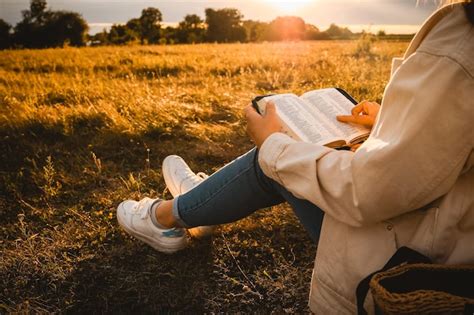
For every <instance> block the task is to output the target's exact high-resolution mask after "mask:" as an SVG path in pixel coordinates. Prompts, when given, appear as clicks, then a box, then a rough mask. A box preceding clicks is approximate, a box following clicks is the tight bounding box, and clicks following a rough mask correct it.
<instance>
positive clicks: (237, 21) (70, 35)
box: [0, 0, 357, 49]
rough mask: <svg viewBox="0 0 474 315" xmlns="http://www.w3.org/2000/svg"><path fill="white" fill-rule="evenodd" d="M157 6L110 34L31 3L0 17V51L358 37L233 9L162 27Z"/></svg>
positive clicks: (42, 1)
mask: <svg viewBox="0 0 474 315" xmlns="http://www.w3.org/2000/svg"><path fill="white" fill-rule="evenodd" d="M162 22H163V18H162V13H161V11H160V10H159V9H157V8H153V7H150V8H145V9H143V10H142V12H141V16H140V17H137V18H133V19H131V20H129V21H128V22H127V23H125V24H114V25H112V27H111V28H110V30H108V31H107V30H105V29H104V31H102V32H100V33H98V34H95V35H88V34H87V32H88V30H89V28H88V25H87V22H86V21H85V20H84V18H83V17H82V16H81V15H80V14H78V13H76V12H70V11H53V10H50V9H47V2H46V0H31V2H30V8H29V10H24V11H22V20H21V21H20V22H19V23H18V24H16V26H15V27H12V26H11V25H9V24H8V23H6V22H5V21H3V20H1V19H0V49H5V48H48V47H62V46H65V45H70V46H84V45H87V44H90V45H125V44H130V43H140V44H182V43H203V42H218V43H231V42H260V41H284V40H290V41H294V40H312V39H350V38H354V37H355V36H357V34H354V33H352V32H351V31H350V30H349V29H348V28H343V27H339V26H337V25H335V24H331V26H330V27H329V28H328V29H327V30H325V31H320V30H319V29H318V28H317V27H316V26H314V25H311V24H308V23H305V21H304V20H303V19H302V18H300V17H295V16H283V17H277V18H276V19H274V20H273V21H271V22H261V21H253V20H244V16H243V15H242V14H241V13H240V11H239V10H237V9H233V8H226V9H211V8H208V9H206V10H205V19H204V20H203V19H201V17H199V16H198V15H195V14H189V15H186V16H185V17H184V19H183V21H181V22H179V24H178V25H177V26H175V27H171V26H168V27H164V26H163V25H162Z"/></svg>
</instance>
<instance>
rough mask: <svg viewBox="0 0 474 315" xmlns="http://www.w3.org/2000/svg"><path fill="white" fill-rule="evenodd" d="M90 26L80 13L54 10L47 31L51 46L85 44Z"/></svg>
mask: <svg viewBox="0 0 474 315" xmlns="http://www.w3.org/2000/svg"><path fill="white" fill-rule="evenodd" d="M88 30H89V26H88V25H87V22H86V21H85V20H84V19H83V18H82V17H81V15H80V14H78V13H75V12H68V11H54V12H52V14H51V15H50V17H49V20H48V21H47V22H46V25H45V31H46V34H47V35H46V36H47V39H48V40H47V44H48V46H49V47H58V46H64V45H65V44H69V45H71V46H84V45H85V44H86V36H87V31H88Z"/></svg>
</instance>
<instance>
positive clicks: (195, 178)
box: [176, 168, 209, 185]
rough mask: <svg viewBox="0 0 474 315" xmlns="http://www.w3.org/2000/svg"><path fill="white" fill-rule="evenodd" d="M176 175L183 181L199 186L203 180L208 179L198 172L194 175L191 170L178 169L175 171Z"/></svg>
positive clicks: (205, 175)
mask: <svg viewBox="0 0 474 315" xmlns="http://www.w3.org/2000/svg"><path fill="white" fill-rule="evenodd" d="M176 174H178V175H181V176H183V177H184V178H183V181H184V180H190V181H191V182H192V183H193V184H194V185H197V184H199V183H200V182H201V181H202V180H203V179H206V178H208V177H209V176H208V175H207V174H205V173H203V172H199V173H197V174H194V173H193V172H192V171H191V170H189V169H186V168H184V169H179V170H177V171H176Z"/></svg>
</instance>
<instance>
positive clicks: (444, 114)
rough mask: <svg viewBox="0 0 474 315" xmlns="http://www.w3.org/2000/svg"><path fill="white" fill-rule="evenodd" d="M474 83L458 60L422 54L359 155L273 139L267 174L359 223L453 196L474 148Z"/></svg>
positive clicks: (400, 74) (409, 63)
mask: <svg viewBox="0 0 474 315" xmlns="http://www.w3.org/2000/svg"><path fill="white" fill-rule="evenodd" d="M473 100H474V82H473V78H472V77H471V76H470V75H469V74H468V73H467V72H466V71H464V69H463V68H462V67H461V66H460V65H459V64H457V63H456V62H455V61H453V60H451V59H449V58H443V57H437V56H433V55H428V54H425V53H415V54H413V55H412V56H411V57H410V58H408V59H407V60H406V61H405V62H404V64H403V65H402V66H401V67H400V68H399V70H398V71H397V72H396V73H395V75H394V77H392V79H391V81H390V82H389V84H388V86H387V88H386V90H385V95H384V98H383V103H382V107H381V110H380V112H379V117H378V119H377V124H376V125H375V126H374V128H373V130H372V133H371V135H370V137H369V139H368V140H367V141H366V142H365V143H364V144H363V145H362V146H361V147H360V148H359V149H358V150H357V152H356V153H353V152H348V151H336V150H333V149H329V148H326V147H323V146H319V145H315V144H310V143H304V142H297V141H295V140H293V139H291V138H289V137H288V136H286V135H284V134H282V133H275V134H273V135H271V136H270V137H269V138H267V140H266V141H265V142H264V143H263V145H262V147H261V149H260V152H259V164H260V166H261V168H262V169H263V171H264V173H265V174H266V175H267V176H269V177H271V178H272V179H274V180H276V181H277V182H278V183H280V184H281V185H283V186H284V187H285V188H286V189H287V190H289V191H290V192H291V193H292V194H293V195H295V196H296V197H298V198H302V199H307V200H309V201H310V202H312V203H314V204H315V205H317V206H318V207H320V208H321V209H322V210H324V212H325V213H326V214H327V215H330V216H332V217H333V218H335V219H336V220H339V221H341V222H344V223H346V224H349V225H352V226H362V225H365V224H371V223H374V222H379V221H383V220H387V219H389V218H392V217H396V216H398V215H400V214H403V213H406V212H409V211H411V210H415V209H418V208H420V207H423V206H425V205H427V204H429V203H430V202H432V201H433V200H435V199H437V198H438V197H440V196H442V195H444V194H446V193H447V192H448V191H449V189H450V187H452V185H453V184H454V182H455V181H456V179H457V178H458V176H459V175H460V172H461V170H462V168H463V165H464V163H465V162H466V160H467V158H468V156H469V154H470V153H471V151H472V148H473V145H474V132H473V130H474V128H473V127H474V125H473V121H474V106H473V105H474V103H473Z"/></svg>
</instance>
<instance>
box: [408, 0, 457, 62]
mask: <svg viewBox="0 0 474 315" xmlns="http://www.w3.org/2000/svg"><path fill="white" fill-rule="evenodd" d="M463 5H464V4H463V3H462V2H459V3H454V4H448V5H445V6H444V7H441V8H439V9H438V10H436V11H435V12H434V13H433V14H432V15H431V16H430V17H429V18H428V19H427V20H426V21H425V23H423V25H422V27H421V29H420V30H419V31H418V33H416V35H415V37H414V38H413V40H412V41H411V43H410V45H409V46H408V49H407V50H406V52H405V55H404V56H403V58H404V59H407V58H408V57H409V56H410V55H411V54H413V53H414V52H415V51H416V49H417V48H418V47H419V46H420V44H421V42H422V41H423V39H425V37H426V35H427V34H428V33H429V32H430V31H431V30H432V29H433V28H434V27H435V26H436V24H438V22H439V21H441V20H442V19H443V18H444V17H445V16H446V15H448V14H449V13H451V12H452V11H453V10H454V9H456V8H458V7H460V6H463Z"/></svg>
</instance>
